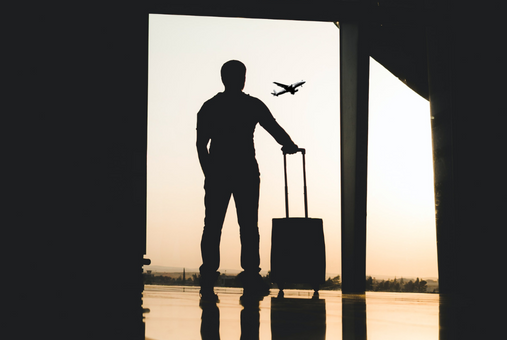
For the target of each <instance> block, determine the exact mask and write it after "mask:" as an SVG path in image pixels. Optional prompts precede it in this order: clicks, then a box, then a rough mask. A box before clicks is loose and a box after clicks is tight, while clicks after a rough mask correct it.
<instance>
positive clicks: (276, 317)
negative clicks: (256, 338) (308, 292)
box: [271, 297, 326, 340]
mask: <svg viewBox="0 0 507 340" xmlns="http://www.w3.org/2000/svg"><path fill="white" fill-rule="evenodd" d="M271 335H272V339H273V340H289V339H290V340H299V339H301V340H303V339H314V340H324V339H326V300H324V299H319V298H313V299H297V298H274V297H272V298H271Z"/></svg>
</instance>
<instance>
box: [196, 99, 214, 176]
mask: <svg viewBox="0 0 507 340" xmlns="http://www.w3.org/2000/svg"><path fill="white" fill-rule="evenodd" d="M203 109H204V105H203V107H202V108H201V110H200V111H199V113H197V142H196V147H197V156H198V157H199V164H201V169H202V172H203V173H204V176H206V173H207V172H208V168H209V156H210V155H209V151H208V143H209V141H210V139H211V137H210V134H209V132H208V126H207V124H206V122H205V121H204V114H203V113H202V112H203Z"/></svg>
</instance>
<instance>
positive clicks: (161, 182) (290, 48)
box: [146, 14, 437, 278]
mask: <svg viewBox="0 0 507 340" xmlns="http://www.w3.org/2000/svg"><path fill="white" fill-rule="evenodd" d="M149 20H150V27H149V30H150V36H149V88H148V191H147V198H148V203H147V204H148V206H147V209H148V218H147V223H148V224H147V225H148V227H147V254H146V257H147V258H149V259H151V261H152V264H153V265H160V266H172V267H185V268H191V269H196V268H198V267H199V266H200V264H201V258H200V248H199V245H200V239H201V233H202V227H203V219H204V201H203V197H204V189H203V181H204V177H203V174H202V172H201V169H200V166H199V162H198V159H197V153H196V148H195V137H196V131H195V127H196V114H197V112H198V110H199V109H200V107H201V105H202V103H203V102H204V101H206V100H207V99H209V98H211V97H212V96H214V95H215V94H216V93H217V92H221V91H223V85H222V83H221V79H220V67H221V66H222V64H223V63H224V62H226V61H228V60H231V59H237V60H241V61H242V62H243V63H244V64H245V65H246V67H247V75H246V77H247V78H246V86H245V89H244V92H245V93H248V94H250V95H252V96H254V97H257V98H259V99H261V100H262V101H263V102H264V103H265V104H266V105H267V106H268V108H269V109H270V110H271V112H272V113H273V115H274V117H275V118H276V119H277V121H278V122H279V123H280V125H281V126H282V127H283V128H284V129H285V130H286V131H287V132H288V133H289V135H290V136H291V137H292V139H293V140H294V141H295V142H296V144H298V145H299V146H300V147H304V148H306V150H307V160H306V162H307V182H308V200H309V215H310V217H315V218H322V219H323V221H324V234H325V238H326V253H327V272H328V273H336V274H340V272H341V253H340V251H341V250H340V248H341V246H340V142H339V141H340V125H339V124H340V119H339V118H340V117H339V114H340V102H339V94H340V88H339V29H338V28H337V27H336V26H335V25H334V24H333V23H322V22H299V21H278V20H259V19H239V18H238V19H237V18H211V17H192V16H172V15H154V14H152V15H150V17H149ZM300 80H305V81H306V84H305V85H303V87H302V88H300V90H299V92H298V93H296V94H295V95H291V94H284V95H282V96H279V97H274V96H272V95H271V94H270V93H271V92H272V91H273V90H274V89H276V90H279V89H280V88H277V86H276V85H275V84H273V82H274V81H276V82H281V83H285V84H290V83H294V82H297V81H300ZM369 108H370V109H369V124H370V125H369V159H368V162H369V163H368V219H367V266H366V271H367V274H368V275H377V276H378V275H388V276H391V277H394V276H397V277H400V276H404V277H412V276H413V277H415V276H418V277H423V278H431V277H437V262H436V235H435V218H434V198H433V172H432V155H431V131H430V114H429V103H428V101H426V100H425V99H423V98H421V97H420V96H419V95H417V94H416V93H414V92H413V91H412V90H410V89H409V88H408V87H406V86H405V85H404V84H403V83H402V82H401V81H399V80H398V79H397V78H396V77H394V76H393V75H392V74H391V73H389V71H387V70H386V69H385V68H383V67H382V66H381V65H379V64H378V63H377V62H375V61H374V60H373V59H370V101H369ZM255 147H256V152H257V160H258V162H259V166H260V171H261V197H260V209H259V228H260V233H261V268H262V270H263V271H268V270H269V254H270V247H271V219H272V218H278V217H284V214H285V210H284V187H283V186H284V184H283V158H282V153H281V151H280V146H279V145H278V144H277V143H276V141H275V140H274V139H273V138H272V137H271V136H270V135H269V134H268V133H267V132H266V131H265V130H263V129H262V127H260V126H258V127H257V129H256V132H255ZM289 192H290V206H291V216H303V215H304V210H303V195H302V173H301V156H300V154H297V155H293V156H289ZM221 251H222V261H221V268H220V271H221V272H224V271H225V270H240V269H241V267H240V262H239V251H240V243H239V228H238V225H237V221H236V213H235V209H234V200H233V199H231V202H230V205H229V211H228V214H227V217H226V221H225V224H224V229H223V233H222V244H221Z"/></svg>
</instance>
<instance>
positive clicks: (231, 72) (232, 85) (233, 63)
mask: <svg viewBox="0 0 507 340" xmlns="http://www.w3.org/2000/svg"><path fill="white" fill-rule="evenodd" d="M220 74H221V75H222V83H224V86H225V89H226V90H227V89H229V90H239V91H241V90H243V88H244V87H245V79H246V67H245V65H244V64H243V63H242V62H241V61H238V60H229V61H228V62H226V63H225V64H224V65H223V66H222V69H221V70H220Z"/></svg>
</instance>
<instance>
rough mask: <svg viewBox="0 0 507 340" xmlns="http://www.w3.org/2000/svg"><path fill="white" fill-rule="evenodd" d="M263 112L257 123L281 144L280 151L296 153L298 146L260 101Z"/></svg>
mask: <svg viewBox="0 0 507 340" xmlns="http://www.w3.org/2000/svg"><path fill="white" fill-rule="evenodd" d="M262 106H263V107H264V112H263V114H262V116H261V120H260V121H259V124H260V125H261V126H262V127H263V128H264V129H266V131H267V132H268V133H269V134H270V135H271V136H273V138H274V139H275V140H276V141H277V142H278V144H280V145H282V146H283V147H282V151H283V152H285V153H289V154H292V153H296V152H297V151H298V146H297V145H296V144H295V143H294V142H293V141H292V139H291V138H290V136H289V134H288V133H287V132H285V130H284V129H283V128H282V127H281V126H280V124H278V122H277V121H276V120H275V118H274V117H273V115H272V114H271V112H270V111H269V109H268V108H267V107H266V106H265V105H264V104H263V103H262Z"/></svg>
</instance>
